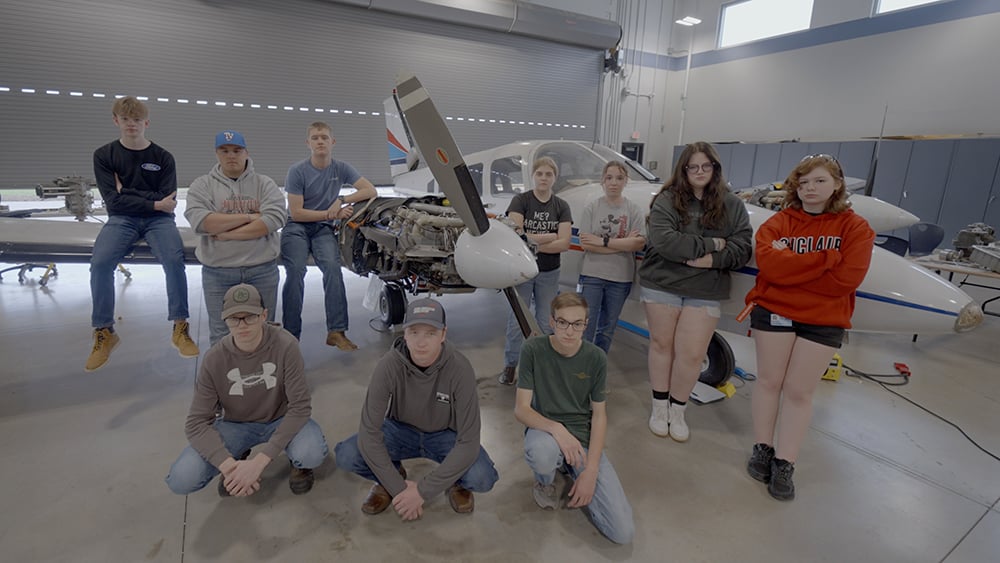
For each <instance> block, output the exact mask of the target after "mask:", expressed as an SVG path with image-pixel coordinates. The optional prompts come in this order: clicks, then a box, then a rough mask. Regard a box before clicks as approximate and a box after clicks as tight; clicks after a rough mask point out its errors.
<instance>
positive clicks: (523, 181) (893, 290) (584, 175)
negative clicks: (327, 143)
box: [383, 76, 983, 385]
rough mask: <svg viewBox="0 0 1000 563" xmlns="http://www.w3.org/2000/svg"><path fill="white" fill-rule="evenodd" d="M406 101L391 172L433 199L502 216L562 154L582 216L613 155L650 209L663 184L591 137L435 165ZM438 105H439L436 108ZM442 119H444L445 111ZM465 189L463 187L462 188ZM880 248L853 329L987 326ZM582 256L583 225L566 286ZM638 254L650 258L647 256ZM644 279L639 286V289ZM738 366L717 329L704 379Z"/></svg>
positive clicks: (904, 221)
mask: <svg viewBox="0 0 1000 563" xmlns="http://www.w3.org/2000/svg"><path fill="white" fill-rule="evenodd" d="M414 80H416V79H415V78H413V77H412V76H404V77H402V78H400V79H399V82H400V83H407V82H410V81H414ZM417 84H419V82H417ZM419 89H420V90H421V94H420V96H421V97H427V96H428V95H427V94H426V91H424V90H423V89H422V87H421V88H419ZM402 98H404V96H402V95H400V94H399V93H398V92H397V93H396V94H394V96H393V97H392V98H389V99H387V100H386V101H385V103H384V109H385V111H384V112H383V114H384V115H385V118H386V129H387V142H388V148H389V160H390V169H391V171H392V173H393V181H394V182H395V185H396V189H397V190H400V191H410V192H411V193H415V194H416V193H425V194H428V195H430V194H436V193H441V192H442V191H443V192H444V193H445V194H447V196H448V197H449V198H450V199H451V200H452V201H455V200H456V199H461V200H462V201H463V202H466V205H468V206H473V207H474V206H475V204H476V201H475V200H480V201H481V202H483V203H484V204H485V205H486V206H487V207H488V208H492V209H495V210H497V211H499V212H502V211H503V210H506V208H507V205H508V204H509V202H510V199H511V198H512V197H513V196H514V195H515V194H516V193H518V192H520V191H523V190H526V189H530V186H529V185H528V179H529V178H530V177H531V175H530V167H531V163H532V162H533V161H534V160H535V159H537V158H539V157H542V156H549V157H552V158H553V159H554V160H555V161H556V163H557V164H558V165H559V177H558V178H557V180H556V183H555V185H554V186H553V192H554V193H555V194H556V195H558V196H559V197H561V198H563V199H564V200H566V201H567V203H569V205H570V208H571V209H572V210H573V215H574V216H576V217H578V216H580V212H581V210H582V209H583V207H584V205H586V204H587V203H588V202H589V201H591V200H593V199H595V198H597V197H600V196H601V195H603V190H602V188H601V185H600V178H601V171H602V169H603V167H604V164H605V163H606V162H607V161H609V160H619V161H622V162H624V163H625V164H626V165H627V166H629V168H630V169H631V172H630V176H632V179H631V180H630V181H629V183H628V185H627V186H626V188H625V191H624V194H625V196H626V197H628V198H629V199H632V200H633V201H636V202H638V203H639V204H640V205H645V206H648V205H649V204H650V202H651V201H652V198H653V197H654V196H655V195H656V193H657V192H658V191H659V190H660V188H661V183H660V182H659V178H657V177H656V176H655V175H654V174H653V173H652V172H650V171H648V170H646V169H645V168H643V167H642V166H641V165H639V164H638V163H637V162H635V161H632V160H629V159H627V158H625V157H623V156H622V155H620V154H618V153H616V152H614V151H612V150H611V149H608V148H606V147H603V146H601V145H598V144H596V143H587V142H582V141H565V140H560V141H557V140H550V141H541V140H537V141H524V142H517V143H509V144H506V145H503V146H500V147H496V148H493V149H488V150H485V151H480V152H476V153H472V154H469V155H467V156H465V157H464V162H463V163H462V164H461V167H462V168H461V174H458V173H457V172H452V171H450V170H448V169H447V167H441V166H435V165H434V163H433V161H434V160H435V159H434V158H422V155H428V154H431V155H433V154H434V153H433V152H432V151H433V149H430V150H428V148H426V147H423V146H422V143H419V142H418V143H414V142H413V137H414V135H415V134H416V133H417V132H418V131H419V129H421V128H422V127H424V124H423V123H419V124H418V123H414V120H413V117H412V114H413V113H418V112H413V111H412V108H410V110H411V111H410V112H407V108H406V107H405V106H406V104H401V99H402ZM432 109H433V107H432V106H431V107H428V108H426V111H430V110H432ZM434 111H435V112H436V110H434ZM435 119H436V120H437V121H440V122H441V123H443V122H444V121H443V119H442V118H441V117H440V116H439V115H438V116H435ZM424 120H425V116H421V121H424ZM444 129H445V130H444V131H443V132H442V131H437V134H438V135H442V136H443V135H450V134H449V133H448V132H447V129H446V127H444ZM421 149H423V150H421ZM452 156H453V155H452ZM422 160H427V161H428V162H429V163H430V165H429V166H427V167H426V168H418V166H419V165H420V163H421V161H422ZM466 163H468V164H466ZM458 176H461V178H459V177H458ZM470 183H471V184H472V185H470ZM456 185H460V186H461V190H459V188H457V187H456ZM762 188H763V189H762ZM773 189H774V186H773V185H769V186H764V187H755V188H751V189H749V190H747V192H748V197H746V198H745V199H746V205H747V211H748V213H749V216H750V222H751V225H752V226H753V227H754V229H755V230H756V229H757V228H758V227H759V226H760V225H761V224H762V223H763V222H764V221H766V220H767V219H768V218H769V217H771V216H772V215H773V214H774V213H775V211H774V210H772V209H768V208H766V207H762V206H760V205H757V204H754V203H751V201H750V200H751V199H753V198H754V196H758V197H757V199H758V200H759V199H762V198H761V197H759V196H760V195H762V192H767V191H771V190H773ZM849 200H850V202H851V204H852V208H853V209H854V210H855V212H857V213H858V214H859V215H861V216H863V217H865V219H866V220H868V222H869V223H870V224H871V226H872V228H873V229H874V230H875V231H876V232H885V231H890V230H894V229H898V228H905V227H907V226H909V225H911V224H914V223H916V222H918V221H919V219H918V218H917V217H916V216H914V215H913V214H911V213H909V212H907V211H905V210H902V209H900V208H898V207H896V206H894V205H891V204H889V203H886V202H884V201H881V200H879V199H877V198H874V197H871V196H866V195H863V194H860V193H851V195H850V197H849ZM459 215H461V213H459ZM872 252H873V256H872V261H871V266H870V267H869V270H868V274H867V276H866V277H865V280H864V282H863V283H862V285H861V287H860V288H859V289H858V291H857V297H858V306H857V308H856V309H855V313H854V316H853V318H852V321H851V322H852V325H853V328H852V329H851V330H852V331H854V332H883V333H904V334H914V335H915V334H933V333H950V332H965V331H968V330H972V329H973V328H975V327H976V326H978V325H979V324H980V323H981V322H982V319H983V313H982V310H981V308H980V307H979V305H978V304H977V303H976V302H975V301H973V299H972V298H971V297H969V296H968V295H967V294H966V293H965V292H964V291H962V290H961V289H959V288H958V287H956V286H954V285H952V284H950V283H949V282H947V281H945V280H944V279H943V278H941V277H939V276H936V275H934V274H932V273H931V272H930V271H928V270H926V269H925V268H923V267H921V266H919V265H916V264H913V263H911V262H910V261H908V260H906V259H905V258H903V257H901V256H898V255H896V254H893V253H891V252H888V251H886V250H883V249H881V248H879V247H874V248H873V250H872ZM456 258H457V256H456ZM582 259H583V249H582V248H581V247H580V246H579V237H578V231H577V230H576V229H574V237H573V244H572V245H571V248H570V251H569V252H567V253H565V254H564V255H563V257H562V266H561V271H560V284H561V285H562V286H564V287H565V288H575V287H576V285H577V280H578V278H579V272H580V266H581V264H582ZM637 259H641V256H639V257H638V258H637ZM757 271H758V270H757V266H756V262H755V261H754V260H751V262H750V263H749V264H748V265H747V266H745V267H743V268H741V269H740V270H738V271H736V272H734V275H733V284H732V293H731V295H732V298H731V299H729V300H727V301H724V302H723V313H724V314H726V315H728V316H729V317H731V318H735V316H736V315H737V314H738V313H739V312H740V310H742V308H743V303H742V296H743V295H745V294H746V293H747V292H748V291H749V290H750V289H751V288H752V287H753V284H754V280H755V277H756V274H757ZM637 281H638V280H637ZM638 285H639V284H638V283H635V284H634V285H633V288H634V287H637V286H638ZM570 290H571V291H572V290H574V289H570ZM637 294H638V292H637V291H633V292H632V296H631V297H630V298H629V301H631V302H632V303H631V306H630V307H629V306H627V307H626V309H625V311H623V314H622V319H621V321H620V324H621V325H622V326H623V327H625V328H627V329H629V330H633V331H635V332H639V333H640V334H643V333H645V334H646V335H648V331H647V330H646V329H645V328H644V327H645V316H644V315H642V314H641V311H642V308H641V307H637V306H636V303H635V302H636V301H637V300H638V296H637ZM511 304H512V306H513V307H514V308H515V312H518V311H517V308H518V305H516V304H515V303H514V300H511ZM520 306H523V304H520ZM733 368H735V360H734V358H733V353H732V350H731V349H730V347H729V345H728V343H726V341H725V338H724V337H722V336H721V335H720V334H719V333H718V332H717V333H716V334H715V336H714V338H713V339H712V342H711V345H710V347H709V350H708V354H707V357H706V361H705V363H704V365H703V371H702V375H701V377H700V378H699V379H700V381H702V382H704V383H706V384H708V385H718V384H720V383H722V382H724V381H725V380H726V379H727V378H728V377H729V374H730V373H732V371H733Z"/></svg>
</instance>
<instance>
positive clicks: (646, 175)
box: [594, 145, 660, 182]
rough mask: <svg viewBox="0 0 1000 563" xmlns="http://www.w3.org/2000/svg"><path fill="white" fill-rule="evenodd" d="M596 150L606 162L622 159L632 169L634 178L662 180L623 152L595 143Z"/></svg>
mask: <svg viewBox="0 0 1000 563" xmlns="http://www.w3.org/2000/svg"><path fill="white" fill-rule="evenodd" d="M594 152H596V153H597V154H599V155H601V158H603V159H604V161H605V162H607V161H609V160H620V161H622V162H624V163H625V165H626V166H628V167H629V169H630V172H629V176H630V177H632V178H633V179H642V180H645V181H647V182H659V181H660V178H659V176H657V175H656V174H653V173H652V172H650V171H649V170H647V169H646V168H645V167H644V166H643V165H641V164H639V163H638V162H636V161H634V160H631V159H629V158H628V157H626V156H624V155H622V154H619V153H616V152H615V151H613V150H611V149H609V148H608V147H605V146H603V145H594Z"/></svg>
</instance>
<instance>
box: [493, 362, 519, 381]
mask: <svg viewBox="0 0 1000 563" xmlns="http://www.w3.org/2000/svg"><path fill="white" fill-rule="evenodd" d="M497 381H499V382H500V383H501V384H503V385H513V384H514V382H516V381H517V366H506V367H504V368H503V371H502V372H500V376H499V377H497Z"/></svg>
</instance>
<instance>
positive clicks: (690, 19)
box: [674, 16, 701, 27]
mask: <svg viewBox="0 0 1000 563" xmlns="http://www.w3.org/2000/svg"><path fill="white" fill-rule="evenodd" d="M674 23H679V24H681V25H686V26H688V27H691V26H692V25H698V24H700V23H701V20H699V19H698V18H696V17H694V16H684V17H683V18H681V19H679V20H677V21H675V22H674Z"/></svg>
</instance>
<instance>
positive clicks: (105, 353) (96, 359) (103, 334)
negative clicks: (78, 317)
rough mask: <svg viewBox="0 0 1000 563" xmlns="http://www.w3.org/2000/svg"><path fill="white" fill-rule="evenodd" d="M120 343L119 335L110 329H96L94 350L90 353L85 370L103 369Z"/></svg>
mask: <svg viewBox="0 0 1000 563" xmlns="http://www.w3.org/2000/svg"><path fill="white" fill-rule="evenodd" d="M118 342H120V339H119V338H118V335H117V334H115V333H113V332H111V329H110V328H97V329H94V348H93V349H92V350H91V351H90V357H88V358H87V365H86V366H85V367H84V368H83V369H84V370H86V371H94V370H96V369H100V368H101V367H103V366H104V364H106V363H108V358H110V357H111V351H112V350H114V349H115V347H116V346H118Z"/></svg>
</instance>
